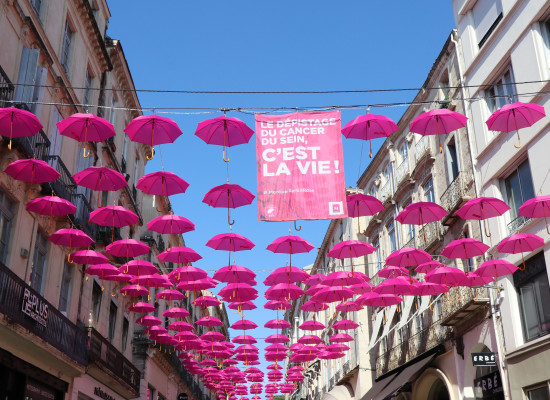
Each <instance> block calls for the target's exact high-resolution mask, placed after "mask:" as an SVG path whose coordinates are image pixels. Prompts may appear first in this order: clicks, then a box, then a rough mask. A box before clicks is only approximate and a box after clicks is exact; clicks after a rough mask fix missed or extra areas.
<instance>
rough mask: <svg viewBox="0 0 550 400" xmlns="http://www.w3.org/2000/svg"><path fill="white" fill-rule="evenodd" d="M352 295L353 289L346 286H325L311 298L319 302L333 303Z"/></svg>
mask: <svg viewBox="0 0 550 400" xmlns="http://www.w3.org/2000/svg"><path fill="white" fill-rule="evenodd" d="M352 297H353V291H352V290H351V289H348V288H347V287H334V286H327V287H324V288H322V289H321V290H319V291H318V292H317V293H315V294H314V295H313V296H312V297H311V300H312V301H316V302H320V303H335V302H337V301H344V300H345V299H349V298H352Z"/></svg>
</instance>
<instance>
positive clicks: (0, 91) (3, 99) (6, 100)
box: [0, 67, 15, 108]
mask: <svg viewBox="0 0 550 400" xmlns="http://www.w3.org/2000/svg"><path fill="white" fill-rule="evenodd" d="M14 95H15V85H14V84H13V83H11V81H10V79H9V78H8V75H7V74H6V72H5V71H4V69H3V68H2V67H0V108H4V107H10V106H11V105H13V97H14Z"/></svg>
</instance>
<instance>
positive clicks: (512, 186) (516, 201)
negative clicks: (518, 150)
mask: <svg viewBox="0 0 550 400" xmlns="http://www.w3.org/2000/svg"><path fill="white" fill-rule="evenodd" d="M504 189H505V191H506V199H507V200H508V201H507V203H508V205H509V206H510V219H511V220H514V219H516V218H517V217H518V210H519V207H520V206H521V205H522V204H523V203H524V202H525V201H527V200H529V199H532V198H533V197H535V190H534V189H533V180H532V179H531V168H530V166H529V160H526V161H524V162H523V163H521V164H520V165H519V166H518V167H517V168H516V169H515V170H514V171H513V172H512V173H511V174H510V175H508V177H507V178H506V179H504Z"/></svg>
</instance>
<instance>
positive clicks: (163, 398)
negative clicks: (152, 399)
mask: <svg viewBox="0 0 550 400" xmlns="http://www.w3.org/2000/svg"><path fill="white" fill-rule="evenodd" d="M157 400H166V397H164V396H163V395H162V394H160V393H159V394H158V395H157Z"/></svg>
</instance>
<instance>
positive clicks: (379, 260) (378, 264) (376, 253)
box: [372, 238, 383, 273]
mask: <svg viewBox="0 0 550 400" xmlns="http://www.w3.org/2000/svg"><path fill="white" fill-rule="evenodd" d="M372 245H373V246H374V253H373V254H374V256H375V257H376V259H375V260H374V262H375V269H374V273H376V272H378V271H380V270H381V269H382V265H383V264H382V253H381V252H380V239H379V238H376V239H374V240H373V242H372Z"/></svg>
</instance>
